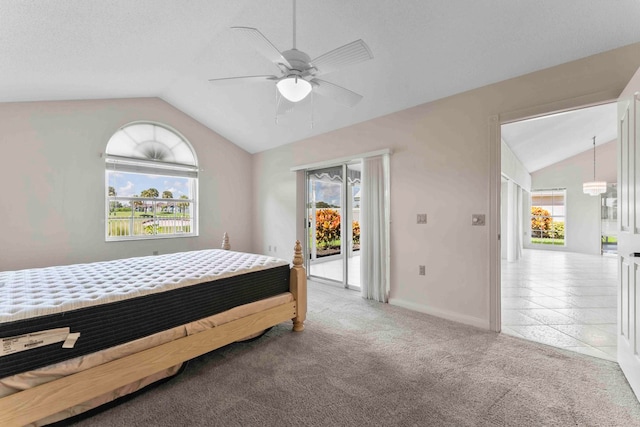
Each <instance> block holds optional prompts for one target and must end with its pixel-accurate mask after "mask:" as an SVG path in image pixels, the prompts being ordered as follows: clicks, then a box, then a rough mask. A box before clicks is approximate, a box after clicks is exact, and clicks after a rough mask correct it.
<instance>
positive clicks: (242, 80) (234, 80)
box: [209, 76, 278, 84]
mask: <svg viewBox="0 0 640 427" xmlns="http://www.w3.org/2000/svg"><path fill="white" fill-rule="evenodd" d="M277 79H278V77H276V76H241V77H223V78H221V79H209V83H214V84H234V83H256V82H264V81H268V80H270V81H274V80H277Z"/></svg>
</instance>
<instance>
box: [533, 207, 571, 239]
mask: <svg viewBox="0 0 640 427" xmlns="http://www.w3.org/2000/svg"><path fill="white" fill-rule="evenodd" d="M551 223H552V219H551V214H550V213H549V211H548V210H546V209H542V208H541V207H538V206H531V237H548V236H547V232H548V231H549V230H550V229H551ZM563 230H564V224H563Z"/></svg>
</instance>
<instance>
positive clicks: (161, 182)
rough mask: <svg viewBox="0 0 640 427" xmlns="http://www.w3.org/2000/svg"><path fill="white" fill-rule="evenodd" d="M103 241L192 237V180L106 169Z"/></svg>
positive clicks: (193, 231) (194, 232) (194, 231)
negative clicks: (105, 223)
mask: <svg viewBox="0 0 640 427" xmlns="http://www.w3.org/2000/svg"><path fill="white" fill-rule="evenodd" d="M106 173H107V179H106V181H107V213H106V216H107V226H106V238H107V240H128V239H149V238H158V237H178V236H180V237H186V236H195V235H197V234H196V230H195V227H194V220H195V218H194V215H195V212H196V209H195V197H194V195H195V179H194V178H187V177H179V176H170V175H153V174H145V173H132V172H123V171H113V170H107V172H106Z"/></svg>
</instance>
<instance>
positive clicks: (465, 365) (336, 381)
mask: <svg viewBox="0 0 640 427" xmlns="http://www.w3.org/2000/svg"><path fill="white" fill-rule="evenodd" d="M306 325H307V329H306V330H305V331H304V332H302V333H292V332H290V331H289V328H290V325H286V324H283V325H279V326H277V327H276V328H274V329H272V330H271V331H270V332H269V333H268V334H267V335H265V336H264V337H263V338H260V339H258V340H256V341H254V342H251V343H244V344H233V345H231V346H228V347H226V348H223V349H220V350H218V351H215V352H212V353H209V354H207V355H205V356H203V357H201V358H199V359H196V360H194V361H192V362H191V364H190V365H189V366H188V368H187V369H186V371H185V372H184V373H183V374H182V375H181V376H179V377H177V378H175V379H174V380H172V381H170V382H168V383H166V384H164V385H161V386H159V387H156V388H154V389H151V390H148V391H147V392H145V393H143V394H141V395H139V396H137V397H136V398H134V399H131V400H130V401H128V402H125V403H123V404H121V405H119V406H116V407H114V408H111V409H109V410H107V411H105V412H102V413H99V414H97V415H95V416H93V417H91V418H89V419H86V420H83V421H80V422H79V423H77V425H82V426H172V427H174V426H370V425H377V426H396V425H398V426H414V425H415V426H635V425H638V426H640V404H639V403H638V401H637V400H636V398H635V396H634V395H633V393H632V391H631V389H630V387H629V385H628V384H627V382H626V381H625V379H624V376H623V375H622V373H621V371H620V368H619V367H618V365H617V364H616V363H612V362H608V361H605V360H601V359H596V358H592V357H589V356H582V355H579V354H575V353H570V352H566V351H563V350H559V349H555V348H552V347H547V346H544V345H541V344H536V343H532V342H528V341H523V340H520V339H518V338H514V337H510V336H506V335H500V334H495V333H491V332H487V331H483V330H479V329H476V328H472V327H468V326H464V325H461V324H457V323H454V322H449V321H446V320H442V319H438V318H435V317H431V316H428V315H425V314H421V313H415V312H411V311H408V310H404V309H401V308H398V307H393V306H389V305H387V304H379V303H374V302H369V301H365V300H363V299H362V298H361V297H360V296H359V294H358V293H355V292H352V291H345V290H342V289H338V288H333V287H330V286H326V285H319V284H316V283H310V289H309V315H308V321H307V323H306Z"/></svg>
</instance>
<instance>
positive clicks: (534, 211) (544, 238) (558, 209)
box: [531, 189, 566, 246]
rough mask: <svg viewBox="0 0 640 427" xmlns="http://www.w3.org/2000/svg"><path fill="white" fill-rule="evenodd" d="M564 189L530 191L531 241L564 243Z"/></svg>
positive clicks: (542, 243)
mask: <svg viewBox="0 0 640 427" xmlns="http://www.w3.org/2000/svg"><path fill="white" fill-rule="evenodd" d="M565 200H566V190H565V189H553V190H534V191H532V192H531V243H533V244H539V245H560V246H564V245H565V205H566V203H565Z"/></svg>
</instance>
